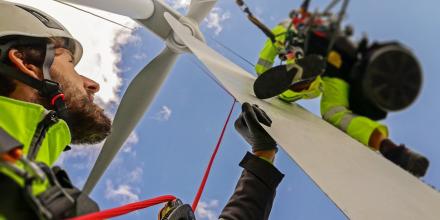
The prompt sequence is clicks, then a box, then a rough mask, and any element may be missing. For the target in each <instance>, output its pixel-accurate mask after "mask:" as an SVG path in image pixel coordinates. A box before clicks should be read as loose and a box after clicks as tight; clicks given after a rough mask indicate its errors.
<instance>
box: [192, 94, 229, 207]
mask: <svg viewBox="0 0 440 220" xmlns="http://www.w3.org/2000/svg"><path fill="white" fill-rule="evenodd" d="M235 102H236V100H235V99H234V103H233V104H232V107H231V110H230V111H229V114H228V117H227V118H226V121H225V125H223V129H222V132H221V134H220V137H219V138H218V141H217V145H216V146H215V149H214V152H213V153H212V155H211V159H210V160H209V163H208V166H207V167H206V170H205V174H204V175H203V179H202V183H200V186H199V190H198V191H197V194H196V197H195V198H194V201H193V204H192V210H193V211H194V212H195V211H196V208H197V205H198V204H199V201H200V197H201V196H202V193H203V190H204V189H205V185H206V181H207V180H208V176H209V173H210V172H211V167H212V163H213V162H214V159H215V156H216V155H217V152H218V149H219V148H220V144H221V143H222V140H223V136H224V134H225V131H226V127H227V126H228V123H229V120H230V119H231V115H232V111H233V110H234V106H235Z"/></svg>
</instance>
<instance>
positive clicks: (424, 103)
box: [63, 0, 440, 219]
mask: <svg viewBox="0 0 440 220" xmlns="http://www.w3.org/2000/svg"><path fill="white" fill-rule="evenodd" d="M325 2H328V1H314V3H313V4H312V8H314V7H316V6H318V5H322V3H325ZM247 3H248V5H249V6H250V7H251V8H252V9H253V11H254V12H255V14H257V15H258V16H259V17H260V18H262V20H263V21H264V22H265V23H266V24H267V25H268V26H274V25H275V24H276V23H277V22H278V21H280V20H281V19H284V18H285V17H286V16H287V13H288V12H289V11H290V9H291V8H293V7H298V5H299V4H300V3H299V1H285V0H283V1H264V0H254V1H247ZM439 5H440V3H438V2H437V1H434V0H430V1H423V2H422V1H410V0H400V1H398V0H389V1H379V0H371V1H352V2H351V4H350V7H349V10H348V17H347V19H346V22H347V23H350V24H353V25H354V27H355V32H356V36H360V34H361V33H363V32H366V33H368V35H369V36H370V38H371V39H376V40H394V39H399V40H400V41H401V42H403V43H405V44H406V45H407V46H409V47H410V48H411V49H412V50H413V51H414V52H415V54H416V55H417V56H418V57H419V59H420V61H421V63H422V66H423V70H424V88H423V91H422V93H421V95H420V97H419V98H418V100H417V101H416V103H415V104H414V105H413V106H411V107H410V108H409V109H407V110H405V111H402V112H399V113H393V114H390V116H389V117H388V119H387V120H385V121H384V123H386V124H387V125H388V126H389V129H390V133H391V137H392V139H393V140H395V141H396V142H398V143H405V144H406V145H407V146H410V147H411V148H413V149H415V150H417V151H419V152H421V153H423V154H424V155H426V156H427V157H428V158H429V159H430V161H431V167H430V169H429V171H428V174H427V176H426V177H425V178H424V180H425V181H426V182H428V183H430V184H432V185H434V186H436V187H438V188H440V172H438V170H439V168H440V162H439V160H440V149H439V148H438V147H437V145H438V144H437V135H438V131H439V130H440V119H439V117H438V113H439V112H440V104H439V103H438V100H439V99H438V97H437V94H439V89H438V86H437V82H440V79H439V75H438V73H437V71H438V70H439V69H440V62H439V61H437V60H438V58H439V56H438V48H440V45H439V44H440V43H439V42H438V39H440V32H439V31H438V30H437V27H438V26H439V24H440V15H439V13H438V12H437V10H436V8H438V6H439ZM217 7H219V8H221V11H220V13H222V14H224V13H229V16H227V17H228V18H227V19H225V20H224V21H222V22H221V26H222V27H223V30H222V31H221V32H219V34H218V35H216V33H215V29H210V28H207V27H206V25H204V26H203V28H202V31H203V32H204V33H205V34H206V35H208V36H211V37H213V38H215V39H217V40H218V41H221V42H222V43H224V44H226V45H228V46H229V47H230V48H233V49H234V50H235V51H236V52H238V53H239V54H241V55H242V56H244V57H246V58H247V59H249V60H250V61H252V62H254V61H256V59H257V56H258V52H259V50H260V48H261V46H262V44H263V42H264V40H265V37H264V35H263V34H262V33H260V32H259V31H258V30H257V29H256V28H255V27H254V26H252V25H251V24H250V23H249V22H248V21H247V20H246V18H245V16H244V15H243V14H242V13H241V12H240V11H239V9H238V7H237V6H236V5H235V4H234V1H219V2H218V3H217ZM321 8H322V6H321ZM134 34H135V35H136V36H137V37H138V39H139V40H136V41H134V42H131V43H128V44H126V45H125V46H123V47H122V48H121V54H122V60H121V62H120V63H119V65H118V66H119V67H120V69H121V70H123V72H122V74H121V76H122V78H123V84H122V91H123V90H124V89H125V88H126V87H127V85H128V84H127V83H128V82H129V81H130V80H131V79H132V78H133V77H134V76H135V74H136V73H137V71H139V70H140V69H141V68H142V67H143V66H144V65H145V64H146V63H148V61H149V60H151V59H152V58H154V56H155V55H156V54H157V53H158V52H160V50H161V49H162V48H163V43H162V41H161V40H159V39H158V38H157V37H155V36H154V35H153V34H152V33H150V32H149V31H148V30H145V29H138V30H137V31H136V32H135V33H134ZM207 40H208V43H209V44H210V45H211V46H212V47H213V48H215V49H216V50H218V51H220V52H221V53H223V54H225V56H226V57H229V58H230V59H232V60H233V61H235V62H237V63H238V64H240V65H241V66H242V67H243V68H244V69H246V70H248V71H250V72H253V71H252V67H251V66H249V65H248V64H246V63H245V62H243V61H242V60H240V59H238V58H237V57H235V56H234V55H232V54H231V53H229V52H228V51H226V50H224V49H223V48H221V47H219V46H218V45H217V44H216V43H215V42H212V40H210V38H209V37H207ZM194 62H197V61H196V59H195V58H194V57H193V56H192V55H188V54H184V55H182V56H181V57H180V59H179V60H178V61H177V63H176V65H175V68H174V70H173V71H172V72H171V74H170V76H169V78H168V79H167V81H166V82H165V84H164V86H163V88H162V90H161V91H160V93H159V95H158V97H157V98H156V100H155V101H154V103H153V105H152V106H151V108H150V110H149V112H147V113H146V115H145V117H144V119H143V121H142V122H141V123H140V124H139V125H138V127H137V129H136V134H137V138H134V139H133V140H132V143H131V144H128V146H126V147H125V148H124V150H123V151H122V152H121V153H120V154H119V156H118V157H117V159H116V160H115V161H114V162H113V164H112V165H111V167H110V168H109V170H108V171H107V173H106V174H105V176H104V177H103V178H102V179H101V182H100V183H99V184H98V185H97V187H96V188H95V191H94V192H93V194H92V196H93V198H94V199H96V200H97V202H99V203H100V205H101V208H110V207H114V206H118V205H120V204H122V203H124V202H126V201H130V199H127V197H126V196H125V197H124V196H121V195H127V193H128V194H130V193H132V194H133V195H132V197H129V198H136V196H137V198H138V199H147V198H150V197H154V196H158V195H162V194H173V195H176V196H177V197H179V198H181V199H182V200H183V201H185V202H187V203H191V202H192V200H193V198H194V195H195V193H196V190H197V187H198V185H199V183H200V180H201V178H202V174H203V171H204V169H205V166H206V164H207V162H208V160H209V156H210V154H211V152H212V150H213V148H214V146H215V143H216V141H217V138H218V136H219V134H220V131H221V128H222V126H223V122H224V120H225V118H226V116H227V113H228V110H229V108H230V106H231V104H232V100H233V99H232V98H231V97H230V96H229V95H228V94H227V93H225V92H224V91H223V90H222V89H221V88H220V87H218V86H217V84H215V83H214V82H213V81H212V80H211V79H210V78H209V77H207V76H206V75H205V73H204V72H202V71H201V70H200V69H199V68H198V67H197V66H196V65H194ZM300 103H301V104H303V105H304V106H305V107H306V108H308V109H309V110H311V111H312V112H314V113H315V114H318V112H319V100H318V99H316V100H312V101H301V102H300ZM109 110H110V111H111V110H112V109H109ZM239 110H240V108H237V107H236V109H235V111H234V115H233V116H232V119H233V120H234V119H235V118H237V116H238V113H239ZM160 112H162V113H160ZM164 116H167V117H164ZM232 122H233V121H232ZM248 149H249V146H248V145H247V144H246V143H245V142H244V141H243V140H242V139H241V138H240V137H239V136H238V134H237V133H236V132H235V130H234V129H233V126H232V123H231V124H230V125H229V127H228V129H227V131H226V134H225V137H224V141H223V144H222V146H221V149H220V151H219V154H218V157H217V159H216V161H215V163H214V167H213V170H212V174H211V176H210V179H209V181H208V183H207V185H206V190H205V192H204V194H203V197H202V201H203V205H204V207H203V208H204V209H203V210H205V211H207V212H206V213H207V215H209V213H210V212H212V213H213V214H215V215H217V214H218V213H220V211H221V209H222V207H223V205H224V204H225V203H226V201H227V199H228V198H229V196H230V195H231V193H232V191H233V189H234V187H235V184H236V181H237V179H238V177H239V175H240V173H241V168H239V167H238V163H239V161H240V160H241V158H242V157H243V155H244V154H245V152H246V151H247V150H248ZM83 163H84V157H73V158H67V159H66V160H65V161H64V163H63V164H64V165H65V166H66V168H67V169H68V170H69V171H70V173H71V176H72V177H73V180H74V181H75V182H76V183H77V184H79V185H81V184H83V182H84V179H85V177H86V176H87V175H88V172H89V169H90V166H83ZM275 164H276V166H277V167H278V168H279V169H280V170H281V171H282V172H283V173H285V174H286V177H285V178H284V180H283V182H282V183H281V185H280V187H279V189H278V195H277V197H276V200H275V204H274V206H273V211H272V214H271V219H345V217H344V215H343V214H342V213H341V212H340V211H339V210H338V209H337V208H336V207H335V205H333V203H332V202H331V201H330V200H329V199H328V198H327V197H326V196H325V195H324V193H322V192H321V191H319V189H318V188H317V187H316V186H315V185H314V183H313V182H312V181H311V180H310V179H309V178H308V177H307V176H306V175H305V174H304V173H303V172H302V171H301V170H300V169H299V168H298V166H297V165H296V164H295V163H294V162H293V161H291V160H290V158H288V157H287V156H286V154H284V152H283V151H280V152H279V153H278V156H277V161H276V163H275ZM359 175H362V174H361V173H360V174H359ZM353 178H356V176H353ZM121 186H122V187H121ZM109 189H110V190H109ZM111 189H113V191H112V190H111ZM359 190H368V189H359ZM115 191H116V194H111V192H113V193H115ZM117 192H119V194H117ZM121 192H122V193H121ZM124 193H125V194H124ZM157 209H158V208H151V209H148V210H145V211H141V212H138V213H134V214H131V215H127V216H125V217H121V218H119V219H155V218H156V214H157ZM199 219H209V217H201V218H199Z"/></svg>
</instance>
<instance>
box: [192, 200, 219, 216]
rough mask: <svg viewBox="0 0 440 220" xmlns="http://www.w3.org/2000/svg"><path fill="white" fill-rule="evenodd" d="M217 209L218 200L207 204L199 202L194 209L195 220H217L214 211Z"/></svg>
mask: <svg viewBox="0 0 440 220" xmlns="http://www.w3.org/2000/svg"><path fill="white" fill-rule="evenodd" d="M218 207H219V202H218V200H211V201H209V202H204V201H200V202H199V204H198V206H197V209H196V216H197V219H200V220H202V219H206V220H217V219H218V216H219V215H218V214H217V213H216V211H215V210H216V209H217V208H218Z"/></svg>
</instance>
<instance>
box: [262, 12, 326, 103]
mask: <svg viewBox="0 0 440 220" xmlns="http://www.w3.org/2000/svg"><path fill="white" fill-rule="evenodd" d="M272 32H273V34H274V35H275V42H272V41H271V39H267V40H266V42H265V44H264V47H263V49H262V50H261V51H260V55H259V58H258V62H257V64H256V65H255V72H256V73H257V75H258V78H257V80H256V81H255V83H254V92H255V95H256V96H257V97H258V98H261V99H265V98H270V97H273V96H275V95H278V94H279V96H278V97H279V98H280V99H282V100H284V101H286V102H294V101H296V100H299V99H313V98H316V97H318V96H319V95H320V88H319V86H320V85H321V77H320V75H321V74H322V73H323V72H324V70H325V62H324V59H323V57H322V56H321V55H316V54H309V55H307V56H305V55H304V51H303V44H304V42H303V39H302V38H301V36H299V35H298V32H297V30H296V28H295V26H294V25H291V21H290V19H288V20H285V21H283V22H281V23H279V24H278V25H277V26H275V27H274V28H273V29H272ZM277 57H278V58H279V59H280V61H281V63H282V64H280V65H277V66H274V67H273V65H274V62H275V59H276V58H277ZM283 63H285V64H283ZM273 75H276V76H277V77H272V76H273ZM274 84H275V85H277V86H272V85H274ZM280 93H281V94H280Z"/></svg>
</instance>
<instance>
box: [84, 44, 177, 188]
mask: <svg viewBox="0 0 440 220" xmlns="http://www.w3.org/2000/svg"><path fill="white" fill-rule="evenodd" d="M177 57H178V54H177V53H174V52H173V51H171V50H170V49H169V48H168V47H167V48H165V49H164V50H163V51H162V52H161V53H160V54H159V55H158V56H157V57H156V58H154V59H153V60H152V61H151V62H150V63H149V64H148V65H147V66H146V67H145V68H144V69H143V70H142V71H141V72H140V73H139V74H138V75H137V76H136V77H135V78H134V79H133V81H132V82H131V83H130V85H129V87H128V88H127V91H126V92H125V94H124V96H123V97H122V100H121V104H120V105H119V108H118V110H117V112H116V116H115V119H114V121H113V126H112V133H111V135H110V136H109V137H108V138H107V140H106V141H105V143H104V146H103V147H102V150H101V152H100V154H99V156H98V159H97V161H96V163H95V165H94V167H93V169H92V172H91V173H90V175H89V177H88V179H87V182H86V184H85V186H84V192H86V193H90V192H91V191H92V190H93V188H94V187H95V185H96V183H97V182H98V180H99V179H100V178H101V176H102V174H103V173H104V171H105V170H106V169H107V167H108V165H109V164H110V162H111V161H112V160H113V158H114V157H115V155H116V153H118V151H119V150H120V148H121V147H122V145H123V144H124V142H125V140H126V139H127V138H128V136H129V135H130V134H131V132H132V131H133V129H134V128H135V126H136V125H137V123H138V122H139V120H140V119H141V118H142V116H143V115H144V113H145V111H146V110H147V109H148V107H149V105H150V103H151V102H152V101H153V99H154V97H155V96H156V94H157V92H158V91H159V89H160V87H161V85H162V83H163V82H164V80H165V79H166V77H167V76H168V73H169V72H170V71H171V68H172V67H173V66H174V63H175V62H176V59H177Z"/></svg>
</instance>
